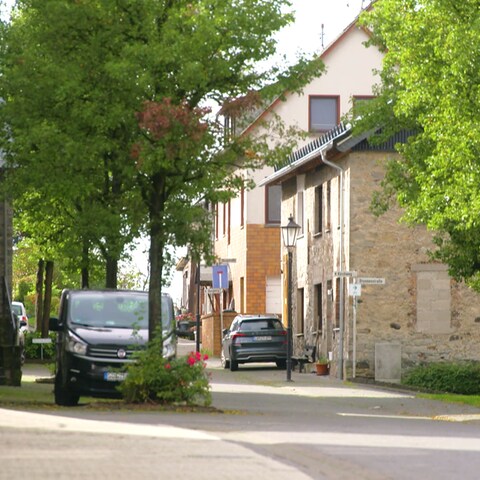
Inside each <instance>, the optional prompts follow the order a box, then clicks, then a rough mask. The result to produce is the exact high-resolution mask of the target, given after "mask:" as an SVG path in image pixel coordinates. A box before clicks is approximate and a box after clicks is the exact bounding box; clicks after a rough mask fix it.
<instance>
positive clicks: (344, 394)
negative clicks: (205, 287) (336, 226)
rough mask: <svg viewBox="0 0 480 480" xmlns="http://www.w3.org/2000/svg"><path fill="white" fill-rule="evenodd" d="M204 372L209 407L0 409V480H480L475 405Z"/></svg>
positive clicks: (277, 376)
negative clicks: (209, 389) (159, 409)
mask: <svg viewBox="0 0 480 480" xmlns="http://www.w3.org/2000/svg"><path fill="white" fill-rule="evenodd" d="M180 347H181V348H180V351H183V350H184V349H187V350H188V349H190V348H193V347H194V344H193V343H191V342H190V343H189V342H182V344H181V345H180ZM28 368H29V367H27V369H26V372H25V374H26V375H27V376H28V375H29V374H32V375H41V374H42V372H41V371H35V370H33V369H31V370H30V371H27V370H28ZM30 368H31V367H30ZM208 369H209V371H210V373H211V384H212V393H213V405H214V406H215V407H216V408H217V410H218V412H217V413H198V412H197V413H174V412H138V411H135V412H134V411H129V410H122V411H115V412H111V411H90V410H87V409H84V408H82V407H79V408H70V409H66V408H61V409H60V408H59V409H58V410H53V411H48V412H45V411H44V412H40V411H38V412H20V411H9V410H4V409H3V410H2V409H0V479H4V478H5V479H24V478H29V479H51V478H58V479H63V478H65V479H67V478H68V479H75V478H92V479H100V478H102V479H109V478H112V479H113V478H115V479H122V478H129V479H132V478H133V479H137V478H139V479H140V478H141V479H150V478H161V479H183V478H187V477H188V478H194V479H200V480H201V479H209V480H215V479H217V478H218V479H250V478H254V477H256V478H259V479H262V480H263V479H279V480H281V479H284V478H285V479H288V480H297V479H299V480H300V479H307V478H313V479H319V480H322V479H328V480H337V479H338V480H339V479H342V480H350V479H352V480H353V479H355V480H386V479H392V480H403V479H405V480H415V479H419V480H429V479H432V480H433V479H435V480H451V479H462V480H470V479H471V480H474V479H475V480H476V479H478V478H480V474H479V473H478V472H480V455H479V452H480V410H479V409H475V408H471V407H465V406H461V405H453V404H445V403H441V402H436V401H429V400H424V399H419V398H415V397H414V396H413V395H412V394H410V393H408V392H402V391H399V390H390V389H388V390H387V389H382V388H375V387H371V386H363V385H358V384H355V385H350V384H346V383H343V382H340V381H338V380H337V379H332V378H329V377H317V376H316V375H313V374H309V373H303V374H299V373H298V372H294V373H293V376H292V378H293V380H294V381H293V382H286V375H285V371H282V370H278V369H276V368H274V367H273V366H272V367H271V366H264V365H254V366H242V365H241V366H240V369H239V371H238V372H230V371H227V370H223V369H222V368H221V366H220V362H219V361H218V359H212V360H209V361H208ZM44 373H45V372H43V374H44Z"/></svg>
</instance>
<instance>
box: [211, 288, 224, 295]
mask: <svg viewBox="0 0 480 480" xmlns="http://www.w3.org/2000/svg"><path fill="white" fill-rule="evenodd" d="M207 292H208V293H211V294H215V293H222V292H223V288H209V289H208V290H207Z"/></svg>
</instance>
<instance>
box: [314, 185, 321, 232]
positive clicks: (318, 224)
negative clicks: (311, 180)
mask: <svg viewBox="0 0 480 480" xmlns="http://www.w3.org/2000/svg"><path fill="white" fill-rule="evenodd" d="M314 228H315V230H314V233H322V228H323V186H322V185H318V186H317V187H315V221H314Z"/></svg>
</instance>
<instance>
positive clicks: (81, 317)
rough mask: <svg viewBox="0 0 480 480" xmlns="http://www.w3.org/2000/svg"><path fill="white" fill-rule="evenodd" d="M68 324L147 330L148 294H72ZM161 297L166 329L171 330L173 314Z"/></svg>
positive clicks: (165, 300) (166, 301)
mask: <svg viewBox="0 0 480 480" xmlns="http://www.w3.org/2000/svg"><path fill="white" fill-rule="evenodd" d="M71 295H72V298H71V301H70V302H69V311H68V322H69V323H70V324H71V325H72V326H82V327H94V328H104V327H106V328H131V329H137V330H143V329H148V294H147V293H144V292H138V293H137V292H121V291H115V292H98V291H97V292H86V291H83V292H72V293H71ZM170 310H172V307H171V304H170V302H169V297H167V296H162V323H163V327H164V328H163V329H164V330H165V329H168V328H171V325H170V322H171V320H170V319H171V318H172V317H173V311H170Z"/></svg>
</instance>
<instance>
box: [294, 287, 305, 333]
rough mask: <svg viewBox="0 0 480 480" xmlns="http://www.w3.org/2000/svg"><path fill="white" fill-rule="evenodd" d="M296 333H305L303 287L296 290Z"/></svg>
mask: <svg viewBox="0 0 480 480" xmlns="http://www.w3.org/2000/svg"><path fill="white" fill-rule="evenodd" d="M296 333H297V334H303V333H305V300H304V289H303V288H299V289H298V290H297V332H296Z"/></svg>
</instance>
